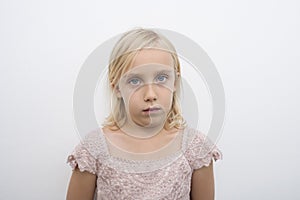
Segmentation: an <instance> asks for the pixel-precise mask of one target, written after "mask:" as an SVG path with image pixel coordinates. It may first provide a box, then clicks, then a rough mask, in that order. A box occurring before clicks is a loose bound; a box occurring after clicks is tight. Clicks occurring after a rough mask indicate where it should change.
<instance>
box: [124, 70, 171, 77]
mask: <svg viewBox="0 0 300 200" xmlns="http://www.w3.org/2000/svg"><path fill="white" fill-rule="evenodd" d="M172 72H174V70H173V69H172V70H165V69H164V70H160V71H156V72H155V75H158V74H161V73H172ZM143 75H144V73H129V74H126V75H125V76H124V77H125V78H128V77H130V78H132V77H134V76H143Z"/></svg>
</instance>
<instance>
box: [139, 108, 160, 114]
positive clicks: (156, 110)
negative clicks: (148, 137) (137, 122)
mask: <svg viewBox="0 0 300 200" xmlns="http://www.w3.org/2000/svg"><path fill="white" fill-rule="evenodd" d="M160 110H161V108H159V107H148V108H146V109H143V112H144V113H151V112H158V111H160Z"/></svg>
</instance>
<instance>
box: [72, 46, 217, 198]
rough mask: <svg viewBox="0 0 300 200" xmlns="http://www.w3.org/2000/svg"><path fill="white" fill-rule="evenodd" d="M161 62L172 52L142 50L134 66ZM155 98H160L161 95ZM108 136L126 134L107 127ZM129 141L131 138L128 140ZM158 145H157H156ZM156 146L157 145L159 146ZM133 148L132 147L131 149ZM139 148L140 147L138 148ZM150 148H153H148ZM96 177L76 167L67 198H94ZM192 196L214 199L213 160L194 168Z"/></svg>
mask: <svg viewBox="0 0 300 200" xmlns="http://www.w3.org/2000/svg"><path fill="white" fill-rule="evenodd" d="M151 62H155V63H161V64H165V65H170V66H171V64H172V63H173V59H172V56H171V54H169V53H166V52H164V53H162V52H161V51H158V50H142V51H141V53H140V54H139V55H138V56H137V57H136V59H135V61H134V63H133V66H135V65H142V64H145V63H151ZM145 95H146V97H145V99H153V98H152V96H151V95H156V96H157V94H154V93H153V91H152V90H149V91H148V92H146V93H145ZM155 99H159V96H158V97H157V98H155ZM103 130H104V133H105V135H106V136H108V137H109V134H111V135H110V137H109V138H110V139H111V140H113V139H114V138H115V140H114V142H117V141H125V140H124V138H123V139H122V138H121V137H124V135H123V134H122V135H121V134H119V135H120V137H118V134H114V133H113V132H112V131H105V128H104V129H103ZM173 131H174V129H173ZM170 139H172V138H169V139H164V141H170ZM128 141H129V140H128ZM128 141H127V142H125V143H124V142H123V144H121V143H120V144H119V146H122V145H123V148H124V149H126V146H124V145H126V144H127V145H128V146H127V149H130V148H131V147H134V146H138V145H132V143H131V144H128V143H130V142H128ZM149 141H150V142H149V144H150V143H151V144H150V145H148V146H149V147H151V146H152V147H153V144H157V146H159V145H161V144H159V141H160V142H161V141H163V140H162V138H161V134H158V135H157V137H154V138H153V140H149ZM142 146H143V147H147V144H145V145H142ZM155 146H156V145H155ZM157 146H156V147H157ZM131 150H132V149H131ZM137 150H138V149H137ZM147 150H150V151H151V149H147ZM96 179H97V176H96V175H94V174H91V173H89V172H86V171H85V172H80V171H79V169H78V168H76V169H75V170H74V171H73V173H72V175H71V179H70V183H69V187H68V191H67V196H66V199H67V200H93V199H94V193H95V189H96ZM190 198H191V199H192V200H213V199H214V173H213V162H211V163H210V165H209V166H208V167H205V166H204V167H202V168H200V169H197V170H194V172H193V174H192V182H191V193H190Z"/></svg>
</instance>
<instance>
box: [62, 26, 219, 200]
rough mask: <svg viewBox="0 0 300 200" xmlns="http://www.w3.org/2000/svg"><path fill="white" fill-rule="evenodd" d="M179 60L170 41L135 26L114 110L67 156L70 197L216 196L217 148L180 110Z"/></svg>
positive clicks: (113, 82) (114, 66)
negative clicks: (189, 124) (215, 163)
mask: <svg viewBox="0 0 300 200" xmlns="http://www.w3.org/2000/svg"><path fill="white" fill-rule="evenodd" d="M180 77H181V72H180V63H179V59H178V56H177V54H176V51H175V48H174V47H173V45H172V44H171V43H170V41H169V40H168V39H166V38H165V37H164V36H162V35H160V34H158V33H156V32H154V31H152V30H148V29H134V30H131V31H128V32H127V33H125V34H124V35H123V36H122V37H121V39H120V40H119V41H118V42H117V43H116V45H115V47H114V49H113V51H112V53H111V58H110V64H109V72H108V79H109V84H110V88H111V92H112V93H111V104H112V109H111V113H110V115H109V116H108V117H107V119H106V121H105V122H104V124H103V126H102V127H101V128H99V129H96V130H94V131H91V132H90V133H89V134H88V135H87V136H86V137H85V138H84V140H83V141H82V142H81V143H80V144H79V145H77V146H76V148H75V150H74V151H73V153H72V154H71V155H70V156H69V157H68V163H69V164H70V165H71V167H72V169H73V173H72V176H71V179H70V183H69V188H68V192H67V199H68V200H76V199H79V200H85V199H91V200H92V199H98V200H100V199H111V200H115V199H134V200H136V199H155V200H157V199H170V200H175V199H184V200H188V199H199V200H200V199H203V200H204V199H205V200H212V199H214V175H213V162H212V160H215V161H216V160H217V159H221V157H222V155H221V152H220V151H219V150H218V148H217V147H216V146H215V145H214V144H213V143H212V142H211V140H209V138H207V137H206V136H205V135H204V134H202V133H201V132H200V131H197V130H195V129H192V128H189V127H188V126H187V125H186V123H185V121H184V119H183V117H182V115H181V112H180V104H179V97H178V95H179V92H180Z"/></svg>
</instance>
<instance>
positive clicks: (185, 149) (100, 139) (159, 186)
mask: <svg viewBox="0 0 300 200" xmlns="http://www.w3.org/2000/svg"><path fill="white" fill-rule="evenodd" d="M183 134H184V137H183V139H182V147H181V151H178V152H176V153H175V154H172V155H170V156H167V157H165V158H162V159H159V160H126V159H121V158H117V157H113V156H110V155H109V151H108V149H107V146H106V141H105V137H104V135H103V133H102V132H101V129H99V130H96V131H93V132H91V133H89V134H88V135H87V137H86V138H85V139H84V140H83V141H81V143H80V144H78V145H77V146H76V148H75V149H74V151H73V153H72V154H71V155H70V156H69V157H68V160H67V162H68V163H69V164H70V166H71V167H72V169H73V170H74V169H75V168H76V167H78V168H79V169H80V171H87V172H90V173H92V174H95V175H97V188H96V191H95V199H97V200H100V199H101V200H102V199H107V200H115V199H134V200H136V199H145V200H146V199H151V200H152V199H165V200H167V199H170V200H174V199H182V200H189V199H190V188H191V178H192V173H193V171H194V170H196V169H199V168H201V167H203V166H208V165H209V164H210V162H211V160H212V159H214V160H215V161H216V160H218V159H222V153H221V151H220V150H219V149H218V148H217V147H216V146H215V145H214V144H213V143H212V142H211V141H210V140H209V139H208V137H206V136H205V135H204V134H202V133H201V132H199V131H197V130H195V129H191V128H185V130H184V133H183Z"/></svg>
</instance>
